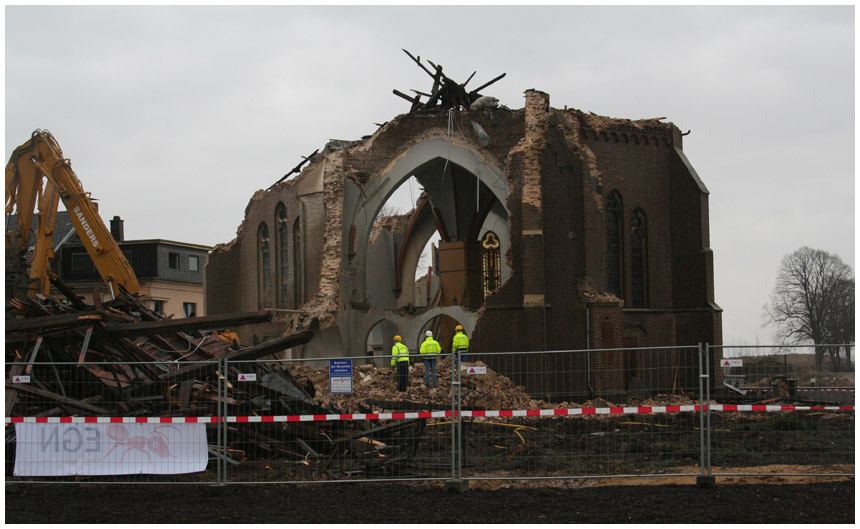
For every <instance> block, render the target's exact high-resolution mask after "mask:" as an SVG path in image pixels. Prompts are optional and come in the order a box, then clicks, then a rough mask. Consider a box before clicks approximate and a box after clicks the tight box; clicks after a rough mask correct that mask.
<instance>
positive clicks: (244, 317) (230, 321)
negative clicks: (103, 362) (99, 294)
mask: <svg viewBox="0 0 860 529" xmlns="http://www.w3.org/2000/svg"><path fill="white" fill-rule="evenodd" d="M268 321H272V314H271V313H270V312H269V311H267V310H259V311H255V312H239V313H233V314H216V315H214V316H197V317H194V318H180V319H176V320H161V321H143V322H139V323H124V324H119V325H105V330H106V331H107V332H108V333H110V334H112V335H113V336H119V337H129V338H130V337H134V336H147V335H153V334H169V333H177V332H190V331H197V330H200V329H220V328H224V327H232V326H235V325H245V324H248V323H264V322H268Z"/></svg>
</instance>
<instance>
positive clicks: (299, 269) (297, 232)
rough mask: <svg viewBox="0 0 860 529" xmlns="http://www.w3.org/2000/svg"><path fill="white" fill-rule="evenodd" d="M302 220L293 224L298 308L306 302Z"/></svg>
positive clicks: (294, 296) (295, 289)
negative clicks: (303, 282) (303, 281)
mask: <svg viewBox="0 0 860 529" xmlns="http://www.w3.org/2000/svg"><path fill="white" fill-rule="evenodd" d="M300 221H301V219H298V218H297V219H296V222H295V223H293V301H294V303H295V307H296V308H298V307H299V306H301V304H302V303H304V302H305V300H304V292H303V291H302V289H303V285H302V280H303V278H304V270H303V266H302V265H303V264H304V263H302V257H301V256H302V255H303V254H302V235H301V224H300Z"/></svg>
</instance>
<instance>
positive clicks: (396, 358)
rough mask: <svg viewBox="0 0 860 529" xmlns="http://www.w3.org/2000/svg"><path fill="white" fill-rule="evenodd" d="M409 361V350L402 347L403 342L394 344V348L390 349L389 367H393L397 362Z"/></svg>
mask: <svg viewBox="0 0 860 529" xmlns="http://www.w3.org/2000/svg"><path fill="white" fill-rule="evenodd" d="M408 361H409V349H407V348H406V346H405V345H403V342H397V343H395V344H394V347H392V348H391V365H392V366H393V365H395V364H396V363H397V362H408Z"/></svg>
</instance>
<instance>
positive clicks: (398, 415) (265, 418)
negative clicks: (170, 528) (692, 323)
mask: <svg viewBox="0 0 860 529" xmlns="http://www.w3.org/2000/svg"><path fill="white" fill-rule="evenodd" d="M707 408H708V407H707V406H706V409H707ZM700 409H701V406H699V405H698V404H697V405H688V406H629V407H618V408H558V409H544V410H463V412H462V414H463V417H557V416H573V415H619V414H624V415H628V414H652V413H678V412H691V411H699V410H700ZM710 410H711V411H723V412H737V411H741V412H758V411H767V412H773V411H854V406H790V405H764V404H713V405H711V406H710ZM456 416H457V412H453V411H451V410H444V411H417V412H391V413H332V414H318V415H250V416H249V415H245V416H227V417H6V423H7V424H9V423H13V424H17V423H219V422H226V423H257V422H260V423H263V422H324V421H362V420H386V419H432V418H451V417H456Z"/></svg>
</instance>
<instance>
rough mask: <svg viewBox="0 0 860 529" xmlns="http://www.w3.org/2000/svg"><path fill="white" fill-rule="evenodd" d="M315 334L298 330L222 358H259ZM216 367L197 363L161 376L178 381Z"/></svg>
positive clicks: (306, 340)
mask: <svg viewBox="0 0 860 529" xmlns="http://www.w3.org/2000/svg"><path fill="white" fill-rule="evenodd" d="M313 336H314V333H313V332H311V331H302V332H297V333H295V334H291V335H289V336H285V337H283V338H278V339H277V340H271V341H269V342H266V343H261V344H260V345H255V346H254V347H248V348H245V349H239V350H238V351H232V352H230V353H227V354H225V355H223V356H222V357H221V358H226V359H227V360H230V361H234V362H235V361H242V360H256V359H257V358H262V357H264V356H268V355H271V354H275V353H279V352H281V351H284V350H286V349H289V348H291V347H295V346H297V345H302V344H306V343H308V342H309V341H311V338H313ZM216 367H217V365H216V364H215V363H204V364H199V363H197V364H192V365H188V366H185V367H182V368H180V369H177V370H176V371H171V372H170V373H164V374H163V375H161V376H160V377H159V378H160V379H161V380H164V381H167V382H176V381H179V380H185V379H188V378H194V377H197V376H198V375H200V374H203V373H206V372H207V371H210V370H212V369H215V368H216Z"/></svg>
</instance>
